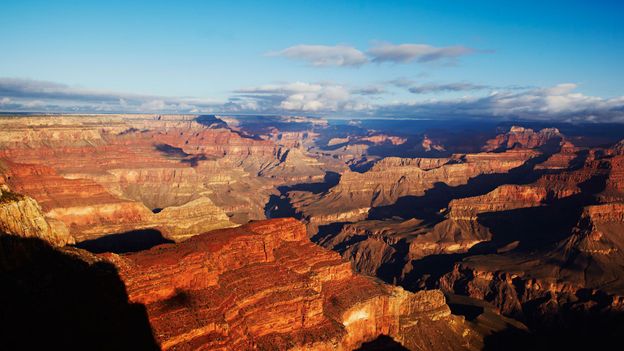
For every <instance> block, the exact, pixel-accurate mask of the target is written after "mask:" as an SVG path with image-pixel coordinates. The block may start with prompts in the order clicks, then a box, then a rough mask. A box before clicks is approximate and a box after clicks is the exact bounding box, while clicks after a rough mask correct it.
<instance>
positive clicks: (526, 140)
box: [482, 126, 563, 151]
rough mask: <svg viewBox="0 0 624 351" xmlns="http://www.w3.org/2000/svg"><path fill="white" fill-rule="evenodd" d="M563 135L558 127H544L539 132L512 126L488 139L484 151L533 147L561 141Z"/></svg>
mask: <svg viewBox="0 0 624 351" xmlns="http://www.w3.org/2000/svg"><path fill="white" fill-rule="evenodd" d="M561 140H563V135H562V134H561V133H560V132H559V130H558V129H557V128H544V129H542V130H540V131H538V132H536V131H534V130H533V129H530V128H524V127H520V126H512V127H511V128H510V129H509V131H508V132H506V133H502V134H499V135H497V136H496V137H495V138H493V139H490V140H488V141H487V143H486V145H485V146H484V147H483V148H482V150H483V151H502V150H508V149H512V148H525V149H533V148H537V147H542V146H545V145H547V144H549V143H550V144H555V145H556V143H559V142H560V141H561Z"/></svg>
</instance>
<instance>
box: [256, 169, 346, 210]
mask: <svg viewBox="0 0 624 351" xmlns="http://www.w3.org/2000/svg"><path fill="white" fill-rule="evenodd" d="M339 181H340V174H339V173H336V172H331V171H328V172H326V173H325V177H324V178H323V181H322V182H317V183H300V184H294V185H285V186H280V187H278V188H277V190H278V191H279V192H280V195H271V196H270V198H269V201H268V202H267V203H266V205H265V206H264V213H265V215H266V217H267V218H282V217H295V218H298V217H297V214H296V213H295V210H294V209H293V208H292V206H291V205H290V201H288V197H287V196H286V194H287V193H288V192H289V191H308V192H311V193H313V194H320V193H323V192H326V191H328V190H329V189H330V188H333V187H334V186H336V185H337V184H338V182H339Z"/></svg>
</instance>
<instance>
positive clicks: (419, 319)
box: [107, 219, 478, 350]
mask: <svg viewBox="0 0 624 351" xmlns="http://www.w3.org/2000/svg"><path fill="white" fill-rule="evenodd" d="M243 252H244V255H243V254H241V253H243ZM107 257H108V259H109V260H111V261H112V262H114V263H115V265H117V267H118V268H119V270H120V274H121V276H122V279H123V280H124V281H125V284H126V287H127V290H128V295H129V298H130V300H131V301H132V302H136V303H143V304H146V307H147V311H148V316H149V319H150V322H151V324H152V328H153V330H154V335H155V336H156V337H157V339H158V341H159V343H160V345H161V346H162V347H163V348H164V349H206V350H214V349H231V350H233V349H235V350H245V349H270V350H286V349H315V350H336V349H339V350H351V349H354V348H356V347H358V346H359V345H360V344H361V343H362V342H365V341H369V340H372V339H374V338H376V337H378V336H379V335H381V334H385V335H389V336H391V337H392V338H394V339H395V340H397V341H398V342H400V343H401V344H403V345H404V346H406V347H407V348H409V349H414V350H416V349H422V348H427V349H434V350H436V349H465V348H470V347H468V346H466V345H471V344H470V343H471V342H474V341H476V339H477V335H476V334H474V333H471V331H470V329H469V328H468V327H467V326H466V325H465V324H464V323H463V322H462V320H461V319H459V318H457V317H454V316H452V315H450V311H449V308H448V306H447V305H446V304H445V301H444V296H443V295H442V294H441V293H440V292H438V291H423V292H419V293H416V294H413V293H409V292H407V291H405V290H403V289H401V288H397V287H392V286H388V285H383V284H380V283H378V282H375V281H374V280H371V279H369V278H365V277H362V276H357V275H354V274H353V273H351V270H350V268H349V264H348V262H344V261H342V260H341V259H340V257H339V256H338V255H337V254H335V253H333V252H331V251H326V250H324V249H322V248H320V247H318V246H315V245H314V244H312V243H310V242H309V241H308V239H307V235H306V230H305V227H304V226H303V225H302V224H301V223H299V222H297V221H295V220H292V219H276V220H270V221H263V222H254V223H250V224H248V225H246V226H243V227H239V228H236V229H224V230H218V231H214V232H210V233H206V234H202V235H199V236H195V237H193V238H191V239H189V240H187V241H185V242H183V243H180V244H175V245H174V244H171V245H163V246H159V247H155V248H152V249H151V250H149V251H144V252H140V253H136V254H129V255H125V256H117V255H113V254H109V255H107ZM477 344H478V343H477Z"/></svg>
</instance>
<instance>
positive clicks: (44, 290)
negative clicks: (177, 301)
mask: <svg viewBox="0 0 624 351" xmlns="http://www.w3.org/2000/svg"><path fill="white" fill-rule="evenodd" d="M72 251H73V252H72ZM82 254H83V255H86V253H84V252H83V253H82ZM79 255H80V252H78V250H75V249H71V248H68V249H64V250H63V251H61V250H58V249H56V248H53V247H51V246H50V245H48V244H47V243H46V242H44V241H42V240H39V239H34V238H28V239H24V238H18V237H14V236H5V235H1V236H0V281H2V289H0V310H1V311H2V313H0V325H2V327H1V328H0V340H1V343H2V347H1V348H2V349H5V350H44V349H45V350H158V349H159V347H158V345H157V343H156V341H155V340H154V337H153V335H152V331H151V328H150V324H149V321H148V318H147V313H146V310H145V307H144V306H143V305H141V304H134V303H129V301H128V295H127V293H126V290H125V285H124V283H123V282H122V281H121V279H120V277H119V275H118V273H117V270H116V268H115V267H114V266H113V265H112V264H110V263H106V262H102V261H95V262H87V261H85V260H83V259H82V258H80V257H79ZM87 259H88V258H87Z"/></svg>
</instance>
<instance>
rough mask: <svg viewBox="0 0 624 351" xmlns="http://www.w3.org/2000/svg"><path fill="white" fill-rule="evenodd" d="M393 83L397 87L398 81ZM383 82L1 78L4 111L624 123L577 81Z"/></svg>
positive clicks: (619, 108)
mask: <svg viewBox="0 0 624 351" xmlns="http://www.w3.org/2000/svg"><path fill="white" fill-rule="evenodd" d="M410 82H412V81H410ZM399 83H403V81H401V82H399ZM387 84H388V85H392V86H396V85H397V83H396V82H394V83H392V82H387ZM401 85H402V86H403V85H404V84H401ZM412 87H413V88H414V86H412ZM481 87H482V86H479V85H475V84H471V83H467V82H464V83H451V84H437V85H436V84H429V85H421V86H416V88H417V89H418V90H420V91H436V90H453V91H462V90H470V89H474V90H478V88H481ZM383 88H384V87H383V86H363V87H360V88H353V87H347V86H345V85H341V84H336V83H331V82H322V83H308V82H291V83H279V84H269V85H261V86H257V87H248V88H244V89H239V90H236V91H234V92H233V93H232V95H231V97H230V98H229V99H228V100H227V101H226V102H218V101H215V100H211V99H203V98H190V97H184V98H181V97H159V96H149V95H137V94H125V93H114V92H106V93H102V92H99V91H94V90H88V89H78V88H73V87H68V86H65V85H62V84H57V83H49V82H39V81H27V80H14V79H13V80H8V79H5V78H0V110H3V111H29V112H38V111H47V112H152V113H219V112H229V113H234V112H238V113H258V114H262V113H271V114H291V113H310V114H315V115H344V114H350V115H352V116H353V115H359V116H362V117H366V116H372V117H401V118H409V117H419V118H500V119H533V120H546V121H550V120H558V121H591V122H623V123H624V96H620V97H615V98H601V97H597V96H590V95H585V94H582V93H580V92H578V91H577V90H576V89H577V86H576V84H573V83H563V84H559V85H555V86H553V87H547V88H517V87H511V88H507V89H500V90H499V91H494V92H492V93H490V94H488V95H480V96H469V97H462V98H453V99H427V100H423V99H420V100H418V99H413V100H397V101H389V100H388V99H387V96H379V95H376V93H378V92H380V93H381V92H383ZM394 96H395V97H396V98H398V97H397V96H396V95H394Z"/></svg>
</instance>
